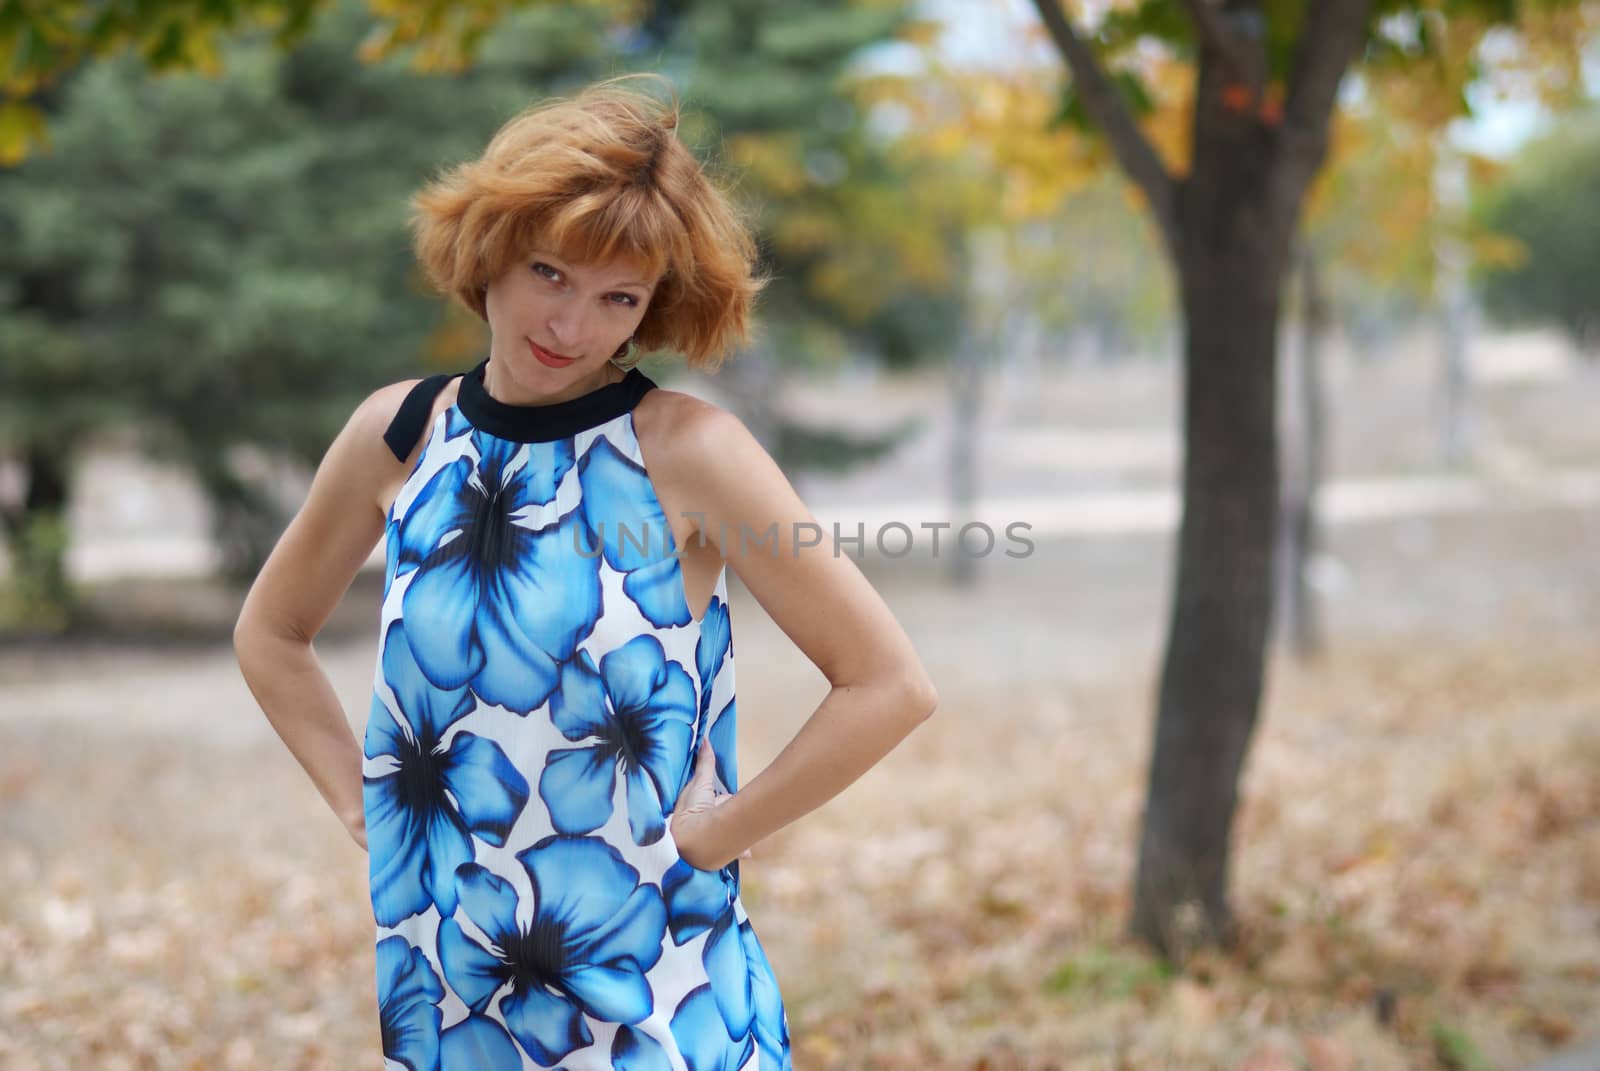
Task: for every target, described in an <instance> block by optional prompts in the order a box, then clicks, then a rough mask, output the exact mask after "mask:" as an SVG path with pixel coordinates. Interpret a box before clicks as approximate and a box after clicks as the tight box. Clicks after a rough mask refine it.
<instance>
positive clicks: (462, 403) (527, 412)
mask: <svg viewBox="0 0 1600 1071" xmlns="http://www.w3.org/2000/svg"><path fill="white" fill-rule="evenodd" d="M488 365H489V361H488V359H487V358H485V359H484V360H483V361H482V362H480V363H479V365H478V366H477V367H476V368H474V369H473V370H472V371H470V372H467V373H465V374H464V375H463V376H462V377H461V390H460V392H459V393H458V394H457V395H456V405H457V407H459V408H460V410H461V415H462V416H464V417H466V418H467V423H469V424H471V425H472V426H473V427H475V428H477V429H478V430H479V431H484V432H488V433H489V434H490V435H493V436H495V437H496V438H500V439H507V440H509V441H511V442H518V443H547V442H553V441H555V440H556V439H565V438H568V437H569V436H572V435H576V434H577V433H578V432H580V431H585V430H587V429H589V428H593V427H598V426H599V425H601V424H604V423H605V422H606V421H608V420H614V419H615V418H617V417H619V416H621V415H622V414H623V413H627V412H631V411H632V410H633V407H634V406H635V405H637V404H639V399H640V398H643V397H644V396H645V393H646V392H647V391H649V390H652V389H654V387H655V383H654V382H653V381H652V380H651V379H650V377H649V376H647V375H645V374H644V373H643V372H641V371H639V369H637V368H630V369H628V374H627V375H625V376H623V377H622V378H621V379H620V380H618V381H617V382H615V383H607V384H606V385H605V386H603V387H596V388H595V389H594V390H592V391H590V392H589V393H588V394H580V395H578V396H577V397H576V398H569V399H567V400H566V401H564V402H551V403H550V404H548V405H508V404H506V403H505V402H501V401H496V400H495V399H494V398H492V397H490V396H489V392H488V391H487V390H486V389H485V388H484V385H483V372H484V369H485V368H487V367H488Z"/></svg>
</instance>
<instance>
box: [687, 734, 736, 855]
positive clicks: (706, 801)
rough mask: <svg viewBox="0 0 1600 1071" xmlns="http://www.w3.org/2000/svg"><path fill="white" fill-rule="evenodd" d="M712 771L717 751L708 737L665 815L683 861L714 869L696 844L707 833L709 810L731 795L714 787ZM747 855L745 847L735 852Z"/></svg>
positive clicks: (727, 799)
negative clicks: (669, 811)
mask: <svg viewBox="0 0 1600 1071" xmlns="http://www.w3.org/2000/svg"><path fill="white" fill-rule="evenodd" d="M716 775H717V754H716V752H715V751H713V750H712V748H711V741H710V740H707V741H706V742H705V743H704V744H702V745H701V746H700V753H699V755H697V756H696V757H695V767H694V776H693V777H691V778H690V779H689V783H688V784H687V785H686V786H684V789H683V794H682V795H680V796H679V797H678V802H677V804H676V805H675V806H674V807H673V809H672V814H671V815H669V816H668V817H667V823H668V825H669V826H671V828H672V839H673V840H674V841H676V842H677V844H678V854H679V855H680V856H682V857H683V861H684V862H686V863H688V864H689V865H690V866H692V867H695V868H697V869H699V870H716V869H718V868H717V867H714V866H706V865H705V861H703V857H702V854H701V852H700V851H699V848H698V845H699V842H700V840H701V838H703V837H705V836H706V835H707V834H709V833H710V829H709V828H708V826H709V824H710V823H709V822H708V821H707V819H708V818H710V815H711V812H712V811H714V810H716V809H717V808H718V807H720V806H722V805H723V804H724V803H727V802H728V801H729V800H731V799H733V796H732V795H731V794H730V793H727V792H720V791H718V790H717V787H716ZM750 857H751V856H750V850H749V849H748V848H747V849H745V850H744V851H743V852H740V853H739V858H741V859H749V858H750Z"/></svg>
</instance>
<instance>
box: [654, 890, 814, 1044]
mask: <svg viewBox="0 0 1600 1071" xmlns="http://www.w3.org/2000/svg"><path fill="white" fill-rule="evenodd" d="M661 888H662V891H663V892H664V893H665V895H666V901H667V927H668V930H669V931H670V932H671V934H672V941H673V943H674V944H678V945H682V944H684V943H686V942H688V941H689V940H691V939H693V938H694V937H695V936H696V935H698V934H700V933H703V932H705V931H706V930H710V934H709V935H708V936H707V937H706V942H705V945H704V946H703V948H702V950H701V953H700V958H701V961H702V962H703V963H704V964H705V968H706V976H707V977H708V978H710V980H711V981H710V988H709V992H710V995H711V1000H712V1002H713V1004H714V1005H715V1007H716V1010H717V1012H718V1014H719V1015H720V1016H721V1020H722V1026H723V1027H724V1028H725V1030H726V1033H727V1036H728V1037H729V1038H730V1039H741V1038H745V1037H746V1036H753V1037H754V1038H755V1040H756V1043H757V1044H758V1045H760V1047H761V1050H762V1054H763V1063H762V1065H761V1066H762V1067H766V1066H767V1061H771V1064H772V1066H774V1067H787V1066H788V1064H787V1057H788V1052H789V1029H788V1024H787V1022H786V1021H785V1019H784V1014H783V998H782V995H781V993H780V991H779V989H778V980H777V977H776V976H775V975H774V974H773V972H772V965H771V964H770V963H769V962H768V961H767V956H766V952H765V951H764V950H763V949H762V948H761V943H760V941H758V940H757V939H756V933H755V929H754V927H752V926H751V925H750V922H749V920H746V921H744V922H739V921H737V918H736V916H735V915H734V910H733V900H732V899H731V898H730V896H729V892H728V889H727V887H726V885H725V884H724V882H723V880H722V878H721V877H720V875H718V874H717V873H715V872H712V871H705V870H697V869H695V868H693V867H691V866H689V865H688V864H686V863H683V862H681V861H680V862H677V863H674V864H673V865H672V867H671V868H669V869H668V870H667V873H666V874H665V876H663V878H662V881H661Z"/></svg>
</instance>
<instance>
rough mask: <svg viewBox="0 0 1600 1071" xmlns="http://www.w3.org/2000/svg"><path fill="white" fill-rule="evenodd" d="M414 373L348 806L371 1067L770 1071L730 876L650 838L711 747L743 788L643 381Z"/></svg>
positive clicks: (764, 966) (722, 648) (726, 634)
mask: <svg viewBox="0 0 1600 1071" xmlns="http://www.w3.org/2000/svg"><path fill="white" fill-rule="evenodd" d="M486 365H487V362H484V364H480V365H479V366H478V367H477V368H475V369H474V370H473V371H472V372H469V373H467V374H466V375H465V376H463V377H462V382H461V388H460V391H459V395H458V397H457V399H456V401H455V403H454V404H453V405H451V406H450V407H449V408H448V409H446V410H445V411H444V412H442V413H440V414H439V416H438V418H437V419H435V420H434V421H433V422H432V424H431V427H428V426H425V425H426V424H427V423H428V422H427V414H428V413H429V411H430V410H431V408H432V403H433V399H434V398H436V397H437V394H438V392H439V390H441V389H443V387H444V386H445V384H446V383H447V382H448V381H449V379H450V378H451V377H447V376H434V377H431V378H429V379H426V380H424V381H422V382H421V383H419V384H418V385H417V386H416V387H415V388H414V389H413V390H412V392H411V393H410V395H409V396H408V397H407V399H406V401H405V403H404V404H403V405H402V406H401V409H400V411H399V413H398V414H397V416H396V418H395V421H394V424H393V425H392V426H391V427H390V428H389V431H388V433H387V434H386V435H385V439H386V441H388V443H389V446H390V448H391V450H393V451H394V453H395V454H396V455H397V456H399V457H401V458H405V457H407V456H409V455H410V452H411V450H412V448H413V447H414V446H415V444H416V442H417V441H418V439H420V438H422V436H423V435H424V434H425V435H426V442H425V445H424V448H423V450H422V452H421V456H420V459H419V460H418V461H417V463H416V466H415V468H414V469H413V471H412V472H411V474H410V476H409V478H408V479H407V480H406V482H405V484H404V486H403V487H402V488H401V491H400V493H399V495H398V497H397V498H396V500H395V504H394V507H393V509H392V510H391V512H390V515H389V518H388V526H387V566H386V572H385V588H384V600H383V611H382V617H381V628H380V638H379V648H378V651H379V653H378V667H377V673H376V681H375V685H374V689H373V699H372V709H371V712H370V715H369V717H368V721H367V727H366V734H365V743H364V756H365V758H364V762H363V774H364V777H363V780H364V803H365V812H366V825H367V843H368V847H369V853H370V877H371V889H372V908H373V914H374V917H375V919H376V922H377V982H378V1003H379V1018H380V1023H381V1030H382V1040H383V1054H384V1057H385V1060H386V1067H389V1068H406V1069H408V1071H434V1069H442V1071H515V1069H524V1068H563V1069H565V1071H589V1069H595V1068H621V1069H626V1071H740V1069H750V1071H779V1069H784V1071H788V1069H789V1068H790V1067H791V1063H790V1055H789V1031H788V1020H787V1016H786V1014H785V1011H784V1007H783V1001H782V998H781V996H780V993H779V989H778V984H777V979H776V977H775V976H774V974H773V971H772V967H771V965H770V964H769V963H768V961H767V957H766V955H765V953H764V952H763V950H762V947H761V943H760V942H759V941H758V940H757V939H756V935H755V931H754V930H753V929H752V928H751V925H750V921H749V919H748V917H747V916H746V914H745V911H744V906H743V904H742V903H741V901H740V897H739V867H738V862H737V861H735V862H732V863H730V864H729V865H728V866H726V867H724V868H722V869H721V870H702V869H699V868H697V867H693V866H690V865H689V864H687V863H686V862H684V860H683V858H682V857H681V856H680V855H679V853H678V849H677V845H676V843H675V842H674V840H673V836H672V832H671V830H670V829H669V828H668V827H667V822H666V819H667V815H668V814H670V813H671V811H672V809H673V807H674V805H675V804H676V802H677V798H678V795H679V794H680V793H681V792H682V790H683V789H684V787H685V786H686V785H687V784H688V782H689V779H690V776H691V774H692V773H693V765H694V756H695V755H696V753H697V751H698V749H699V747H700V745H701V744H702V742H703V741H704V740H705V739H706V738H708V737H709V739H710V740H711V744H712V748H713V750H714V752H715V754H716V776H717V781H718V782H719V786H720V787H721V789H722V790H723V791H727V792H733V791H735V790H736V788H737V776H736V771H735V748H734V740H735V734H734V726H735V711H734V676H733V644H732V636H731V633H730V630H729V620H728V602H727V576H726V570H724V571H723V572H722V573H721V574H720V575H719V577H718V580H717V586H716V591H715V594H714V595H713V597H712V599H711V602H710V605H709V607H708V608H707V609H706V610H705V611H704V613H703V614H702V615H701V617H700V618H699V619H696V618H695V617H694V616H693V615H692V614H691V612H690V609H689V607H688V605H687V603H686V600H685V597H684V591H683V583H682V577H681V573H680V570H679V564H678V560H677V557H676V556H675V555H674V552H673V546H672V539H671V535H670V529H669V527H668V525H667V521H666V517H665V515H664V514H663V512H662V508H661V504H660V502H659V500H658V499H657V498H656V495H655V491H654V488H653V486H652V484H651V482H650V479H649V477H648V474H647V472H646V470H645V466H644V461H643V458H642V457H641V455H640V451H639V444H638V441H637V440H636V439H635V437H634V431H633V408H634V406H635V405H636V404H637V403H638V401H639V399H640V398H642V397H643V396H644V394H645V393H646V392H647V391H649V390H651V389H652V388H654V386H655V384H654V383H652V382H651V381H650V379H649V378H648V377H646V376H645V375H644V374H643V373H642V372H640V371H639V370H638V369H633V370H631V371H629V372H628V374H627V376H626V377H625V378H624V379H623V380H622V381H620V382H618V383H613V384H609V385H607V386H603V387H600V388H598V389H596V390H594V391H591V392H590V393H588V394H585V395H582V396H580V397H578V398H575V399H572V400H569V401H565V402H558V403H553V404H549V405H540V406H513V405H507V404H504V403H501V402H498V401H496V400H495V399H494V398H492V397H490V396H489V394H488V393H487V391H486V390H485V389H484V385H483V371H484V368H485V367H486Z"/></svg>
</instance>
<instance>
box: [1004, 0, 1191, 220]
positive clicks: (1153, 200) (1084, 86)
mask: <svg viewBox="0 0 1600 1071" xmlns="http://www.w3.org/2000/svg"><path fill="white" fill-rule="evenodd" d="M1033 4H1034V7H1036V8H1038V9H1039V17H1040V18H1041V19H1042V20H1044V25H1045V28H1046V29H1048V30H1049V31H1050V37H1051V39H1052V40H1053V41H1055V43H1056V48H1057V49H1059V50H1060V52H1061V55H1062V58H1063V59H1065V60H1066V62H1067V69H1068V71H1070V72H1071V74H1072V81H1073V83H1074V84H1075V85H1076V87H1077V90H1078V94H1079V96H1080V97H1081V98H1082V100H1083V108H1084V111H1086V112H1088V114H1089V118H1091V119H1093V120H1094V122H1095V125H1096V126H1098V127H1099V128H1100V131H1101V133H1103V134H1104V135H1105V136H1106V140H1107V141H1109V142H1110V143H1111V151H1112V153H1113V154H1115V156H1116V158H1117V163H1118V164H1119V165H1120V166H1121V167H1122V170H1123V171H1124V172H1126V173H1127V175H1128V177H1129V178H1131V179H1132V180H1133V181H1134V183H1135V184H1136V185H1137V186H1138V187H1139V189H1140V190H1141V191H1142V192H1143V193H1144V195H1145V198H1146V199H1147V200H1148V201H1149V202H1150V211H1151V213H1153V214H1154V216H1155V218H1156V223H1157V224H1158V225H1159V226H1160V227H1161V233H1162V236H1163V237H1164V238H1165V239H1166V241H1167V244H1168V247H1169V248H1172V249H1176V248H1177V247H1178V241H1177V239H1178V218H1177V203H1176V202H1177V197H1176V191H1175V189H1174V184H1173V180H1172V176H1171V175H1170V174H1169V173H1168V172H1167V169H1166V166H1165V165H1164V164H1162V162H1161V157H1159V156H1157V155H1156V151H1155V148H1154V147H1153V146H1151V144H1150V142H1149V140H1148V139H1147V138H1146V137H1145V136H1144V133H1143V132H1142V131H1141V130H1140V129H1139V127H1138V124H1136V123H1135V122H1134V121H1133V115H1132V113H1131V112H1129V110H1128V106H1127V104H1126V103H1125V102H1124V101H1123V99H1122V97H1121V96H1120V95H1119V94H1118V93H1117V90H1116V87H1115V86H1113V85H1112V84H1111V79H1110V78H1108V77H1106V72H1105V70H1104V69H1103V68H1102V67H1101V66H1100V62H1099V60H1097V59H1096V58H1095V55H1094V53H1093V52H1092V51H1091V50H1090V49H1089V46H1088V45H1087V44H1085V43H1084V40H1083V38H1081V37H1079V36H1078V33H1077V31H1076V30H1074V29H1073V28H1072V24H1071V23H1070V22H1068V21H1067V17H1066V15H1065V14H1063V13H1062V11H1061V4H1060V0H1033Z"/></svg>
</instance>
